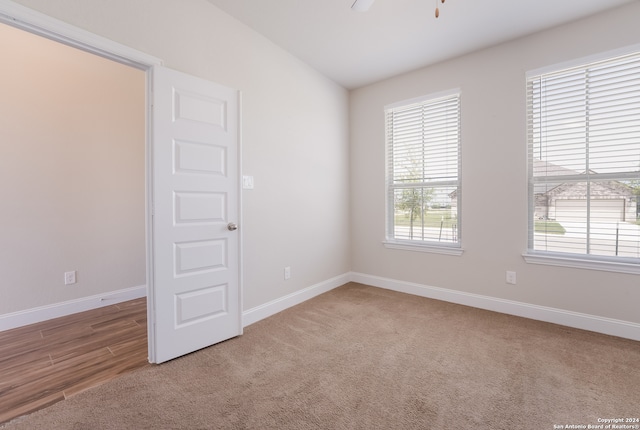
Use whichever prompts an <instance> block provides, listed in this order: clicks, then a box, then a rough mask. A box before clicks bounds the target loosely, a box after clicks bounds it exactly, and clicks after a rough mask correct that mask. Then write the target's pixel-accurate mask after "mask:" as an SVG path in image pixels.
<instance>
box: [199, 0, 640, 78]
mask: <svg viewBox="0 0 640 430" xmlns="http://www.w3.org/2000/svg"><path fill="white" fill-rule="evenodd" d="M208 1H209V2H211V3H212V4H214V5H216V6H218V7H219V8H220V9H222V10H223V11H225V12H227V13H228V14H230V15H232V16H233V17H235V18H236V19H238V20H239V21H241V22H243V23H245V24H246V25H248V26H249V27H251V28H253V29H254V30H256V31H257V32H259V33H261V34H262V35H264V36H265V37H267V38H268V39H270V40H271V41H273V42H274V43H276V44H278V45H280V46H281V47H282V48H284V49H286V50H287V51H289V52H291V53H292V54H293V55H295V56H297V57H298V58H300V59H301V60H303V61H305V62H306V63H308V64H309V65H311V66H312V67H314V68H315V69H317V70H319V71H320V72H321V73H323V74H324V75H326V76H328V77H329V78H331V79H333V80H334V81H336V82H337V83H339V84H341V85H342V86H344V87H346V88H349V89H352V88H357V87H360V86H363V85H367V84H370V83H373V82H376V81H379V80H382V79H385V78H388V77H391V76H394V75H397V74H400V73H404V72H407V71H410V70H414V69H417V68H420V67H423V66H426V65H429V64H433V63H436V62H439V61H442V60H446V59H448V58H453V57H456V56H459V55H462V54H465V53H468V52H471V51H475V50H478V49H482V48H485V47H488V46H492V45H496V44H499V43H502V42H505V41H507V40H511V39H515V38H518V37H521V36H525V35H527V34H531V33H535V32H538V31H541V30H544V29H547V28H550V27H554V26H557V25H560V24H563V23H567V22H570V21H573V20H576V19H580V18H583V17H586V16H589V15H593V14H597V13H602V12H604V11H606V10H608V9H611V8H615V7H619V6H621V5H623V4H626V3H631V2H633V1H637V0H446V1H445V3H441V2H440V1H441V0H376V1H375V2H374V3H373V5H372V6H371V8H370V9H369V10H368V11H367V12H356V11H353V10H351V5H352V4H353V2H354V0H208ZM436 5H437V6H438V7H439V9H440V16H439V18H436V17H435V13H434V12H435V8H436Z"/></svg>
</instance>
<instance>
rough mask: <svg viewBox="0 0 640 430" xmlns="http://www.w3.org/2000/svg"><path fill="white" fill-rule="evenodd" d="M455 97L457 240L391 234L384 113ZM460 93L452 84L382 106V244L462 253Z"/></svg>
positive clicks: (391, 191) (391, 203)
mask: <svg viewBox="0 0 640 430" xmlns="http://www.w3.org/2000/svg"><path fill="white" fill-rule="evenodd" d="M451 98H457V108H458V111H457V115H458V118H457V120H458V141H457V178H456V180H455V183H454V184H452V185H455V186H456V187H457V193H456V204H457V209H456V210H457V230H456V232H457V241H456V242H438V241H429V240H426V241H421V240H411V239H398V238H396V237H395V205H394V203H395V201H394V190H395V189H396V187H394V184H393V179H392V178H391V173H392V172H391V170H392V169H391V164H390V163H391V160H390V156H391V151H392V145H393V142H392V141H391V139H390V133H389V130H388V124H389V119H388V115H389V113H390V112H391V111H393V110H394V109H400V108H405V107H410V106H412V105H428V104H431V103H434V104H435V103H437V102H439V101H443V100H446V99H451ZM461 106H462V95H461V91H460V89H459V88H454V89H450V90H446V91H441V92H437V93H432V94H428V95H424V96H420V97H415V98H412V99H408V100H402V101H399V102H395V103H392V104H389V105H386V106H385V107H384V121H385V240H384V241H383V242H382V243H383V245H384V246H385V247H386V248H388V249H396V250H404V251H417V252H427V253H436V254H445V255H454V256H459V255H462V253H463V252H464V250H463V249H462V217H461V208H462V155H461V154H462V127H461V117H462V107H461ZM434 185H435V186H444V185H443V184H438V183H437V182H436V183H435V184H434Z"/></svg>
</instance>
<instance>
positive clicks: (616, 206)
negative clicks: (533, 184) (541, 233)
mask: <svg viewBox="0 0 640 430" xmlns="http://www.w3.org/2000/svg"><path fill="white" fill-rule="evenodd" d="M556 219H557V220H558V221H574V222H575V221H586V219H587V201H586V200H556ZM623 220H624V199H606V200H597V199H595V200H591V222H616V221H623Z"/></svg>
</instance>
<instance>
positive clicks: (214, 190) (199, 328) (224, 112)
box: [149, 67, 242, 363]
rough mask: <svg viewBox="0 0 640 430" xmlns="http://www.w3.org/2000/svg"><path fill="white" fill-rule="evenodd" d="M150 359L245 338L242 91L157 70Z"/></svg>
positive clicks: (154, 71)
mask: <svg viewBox="0 0 640 430" xmlns="http://www.w3.org/2000/svg"><path fill="white" fill-rule="evenodd" d="M153 92H154V96H153V100H154V106H153V127H152V129H153V130H152V131H153V139H152V141H153V145H152V154H151V160H152V166H151V168H152V170H153V174H152V177H153V184H152V190H153V191H152V205H153V213H152V218H153V221H152V229H153V231H152V243H153V253H152V258H151V259H152V266H153V268H152V273H153V280H152V288H151V294H150V303H149V306H152V311H151V312H150V314H151V315H150V316H151V317H150V322H151V323H152V325H150V329H149V333H150V342H149V344H150V356H151V357H150V359H151V361H152V362H156V363H161V362H164V361H167V360H171V359H173V358H175V357H178V356H181V355H184V354H187V353H190V352H193V351H195V350H198V349H201V348H204V347H206V346H209V345H212V344H215V343H218V342H221V341H223V340H226V339H229V338H231V337H234V336H237V335H239V334H241V333H242V323H241V303H240V291H239V289H240V286H239V273H240V271H239V234H238V231H236V230H235V229H234V227H235V223H237V222H238V217H239V187H238V180H239V179H238V178H239V169H238V157H239V154H238V153H239V150H238V115H239V114H238V92H237V91H236V90H232V89H229V88H226V87H222V86H220V85H217V84H215V83H213V82H209V81H205V80H203V79H200V78H196V77H193V76H190V75H185V74H183V73H180V72H176V71H173V70H169V69H166V68H163V67H154V70H153Z"/></svg>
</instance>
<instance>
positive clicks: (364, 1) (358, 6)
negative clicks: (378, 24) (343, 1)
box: [351, 0, 375, 12]
mask: <svg viewBox="0 0 640 430" xmlns="http://www.w3.org/2000/svg"><path fill="white" fill-rule="evenodd" d="M374 1H375V0H355V1H354V2H353V4H352V5H351V9H353V10H356V11H358V12H366V11H368V10H369V8H370V7H371V5H372V4H373V2H374Z"/></svg>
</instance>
